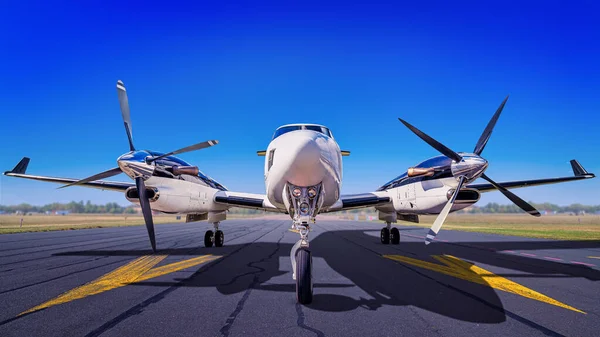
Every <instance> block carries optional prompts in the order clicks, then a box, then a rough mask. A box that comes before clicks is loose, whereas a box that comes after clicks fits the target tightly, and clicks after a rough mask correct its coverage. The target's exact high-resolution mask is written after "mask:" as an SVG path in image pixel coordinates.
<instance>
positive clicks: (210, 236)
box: [204, 230, 214, 248]
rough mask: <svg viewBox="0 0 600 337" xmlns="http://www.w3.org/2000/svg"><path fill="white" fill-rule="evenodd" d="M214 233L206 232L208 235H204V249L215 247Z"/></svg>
mask: <svg viewBox="0 0 600 337" xmlns="http://www.w3.org/2000/svg"><path fill="white" fill-rule="evenodd" d="M213 235H214V233H213V231H210V230H209V231H206V233H204V247H207V248H210V247H212V246H213V241H212V239H213Z"/></svg>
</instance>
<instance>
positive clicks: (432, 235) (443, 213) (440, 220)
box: [425, 177, 465, 245]
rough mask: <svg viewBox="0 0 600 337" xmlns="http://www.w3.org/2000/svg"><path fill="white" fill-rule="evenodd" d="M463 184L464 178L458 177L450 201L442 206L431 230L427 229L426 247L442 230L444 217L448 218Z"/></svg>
mask: <svg viewBox="0 0 600 337" xmlns="http://www.w3.org/2000/svg"><path fill="white" fill-rule="evenodd" d="M464 183H465V177H460V180H459V181H458V185H457V186H456V190H454V193H452V197H450V200H448V202H447V203H446V206H444V208H443V209H442V211H441V212H440V214H439V215H438V217H437V218H435V221H434V222H433V225H432V226H431V229H429V233H427V236H426V237H425V244H426V245H428V244H430V243H431V241H433V239H434V238H435V236H436V235H437V233H438V232H439V231H440V229H441V228H442V225H443V224H444V221H446V217H447V216H448V214H449V213H450V210H451V209H452V206H453V205H454V201H455V200H456V197H457V196H458V192H459V191H460V189H461V188H462V186H463V184H464Z"/></svg>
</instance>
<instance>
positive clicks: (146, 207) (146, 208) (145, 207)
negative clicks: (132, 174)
mask: <svg viewBox="0 0 600 337" xmlns="http://www.w3.org/2000/svg"><path fill="white" fill-rule="evenodd" d="M135 185H136V186H137V190H138V195H139V197H140V205H141V206H142V214H143V215H144V221H145V222H146V229H147V230H148V237H149V238H150V244H151V245H152V251H153V252H156V237H155V236H154V221H153V220H152V209H151V208H150V200H148V196H146V185H145V184H144V179H143V178H142V177H138V178H135Z"/></svg>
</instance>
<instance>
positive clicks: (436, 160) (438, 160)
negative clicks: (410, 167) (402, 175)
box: [415, 156, 452, 168]
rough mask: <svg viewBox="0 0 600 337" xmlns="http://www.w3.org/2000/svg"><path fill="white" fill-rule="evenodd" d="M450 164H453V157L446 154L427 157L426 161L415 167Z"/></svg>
mask: <svg viewBox="0 0 600 337" xmlns="http://www.w3.org/2000/svg"><path fill="white" fill-rule="evenodd" d="M450 165H452V159H450V158H448V157H446V156H437V157H433V158H430V159H427V160H426V161H424V162H422V163H419V164H418V165H417V166H415V167H418V168H430V167H445V166H450Z"/></svg>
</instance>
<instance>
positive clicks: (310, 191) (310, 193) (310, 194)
mask: <svg viewBox="0 0 600 337" xmlns="http://www.w3.org/2000/svg"><path fill="white" fill-rule="evenodd" d="M316 195H317V190H316V189H315V188H314V187H311V188H309V189H308V197H309V198H311V199H312V198H314V197H315V196H316Z"/></svg>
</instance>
